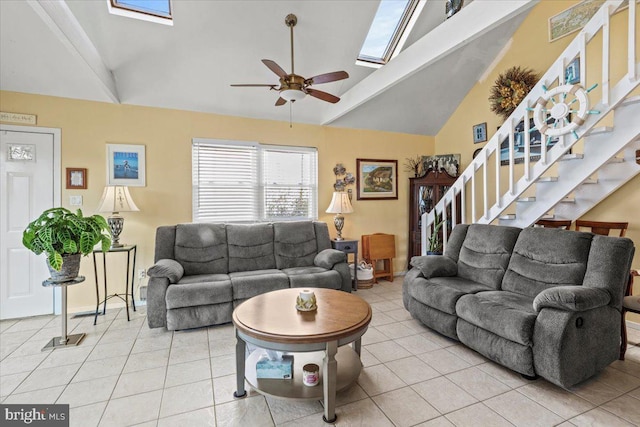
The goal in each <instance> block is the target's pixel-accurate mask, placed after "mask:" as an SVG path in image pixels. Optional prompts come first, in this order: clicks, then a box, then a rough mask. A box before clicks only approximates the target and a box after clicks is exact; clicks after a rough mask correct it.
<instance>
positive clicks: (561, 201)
mask: <svg viewBox="0 0 640 427" xmlns="http://www.w3.org/2000/svg"><path fill="white" fill-rule="evenodd" d="M575 202H576V198H575V197H565V198H564V199H562V200H560V203H575Z"/></svg>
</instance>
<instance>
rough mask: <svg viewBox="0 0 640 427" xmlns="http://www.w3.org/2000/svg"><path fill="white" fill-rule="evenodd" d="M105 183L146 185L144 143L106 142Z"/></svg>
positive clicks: (131, 185)
mask: <svg viewBox="0 0 640 427" xmlns="http://www.w3.org/2000/svg"><path fill="white" fill-rule="evenodd" d="M107 185H124V186H127V187H145V186H146V185H147V184H146V159H145V146H144V145H133V144H107Z"/></svg>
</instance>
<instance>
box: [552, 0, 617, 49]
mask: <svg viewBox="0 0 640 427" xmlns="http://www.w3.org/2000/svg"><path fill="white" fill-rule="evenodd" d="M604 1H605V0H583V1H582V2H580V3H578V4H576V5H573V6H571V7H570V8H569V9H566V10H564V11H562V12H560V13H559V14H557V15H555V16H552V17H551V18H549V41H550V42H552V41H555V40H558V39H559V38H562V37H564V36H568V35H569V34H571V33H574V32H576V31H578V30H580V29H582V27H584V26H585V24H586V23H587V22H589V20H590V19H591V18H592V17H593V15H595V14H596V12H597V11H598V9H600V7H601V6H602V5H603V4H604Z"/></svg>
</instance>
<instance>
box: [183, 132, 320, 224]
mask: <svg viewBox="0 0 640 427" xmlns="http://www.w3.org/2000/svg"><path fill="white" fill-rule="evenodd" d="M192 163H193V164H192V171H193V221H194V222H260V221H283V220H284V221H286V220H303V219H317V217H318V215H317V212H318V155H317V150H316V149H315V148H307V147H288V146H276V145H261V144H258V143H254V142H236V141H223V140H211V139H194V140H193V144H192Z"/></svg>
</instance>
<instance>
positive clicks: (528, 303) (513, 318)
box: [456, 291, 537, 345]
mask: <svg viewBox="0 0 640 427" xmlns="http://www.w3.org/2000/svg"><path fill="white" fill-rule="evenodd" d="M456 313H457V314H458V317H459V318H461V319H464V320H466V321H467V322H469V323H470V324H472V325H475V326H478V327H479V328H482V329H484V330H486V331H489V332H492V333H494V334H496V335H498V336H500V337H503V338H506V339H508V340H510V341H514V342H517V343H519V344H522V345H532V340H533V327H534V326H535V323H536V317H537V313H536V312H535V310H534V309H533V298H531V297H528V296H525V295H520V294H516V293H513V292H507V291H491V292H480V293H478V294H474V295H465V296H463V297H461V298H460V299H459V300H458V303H457V304H456Z"/></svg>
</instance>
